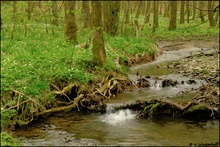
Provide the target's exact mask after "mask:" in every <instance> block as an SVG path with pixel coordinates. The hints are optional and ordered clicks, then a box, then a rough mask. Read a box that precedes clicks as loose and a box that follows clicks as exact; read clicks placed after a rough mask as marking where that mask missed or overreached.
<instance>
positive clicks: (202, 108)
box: [115, 99, 219, 119]
mask: <svg viewBox="0 0 220 147" xmlns="http://www.w3.org/2000/svg"><path fill="white" fill-rule="evenodd" d="M115 109H116V110H119V109H132V110H139V111H140V113H139V115H138V116H137V117H147V118H148V117H151V116H160V115H169V116H172V117H185V118H192V119H196V118H213V119H214V118H219V109H218V108H217V107H215V108H213V107H209V106H207V105H205V104H201V103H198V102H189V103H188V104H187V105H186V106H183V105H181V104H177V103H175V102H172V101H169V100H156V99H152V100H148V101H137V102H136V103H135V104H130V105H126V106H120V107H117V108H115Z"/></svg>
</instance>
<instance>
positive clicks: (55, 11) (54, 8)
mask: <svg viewBox="0 0 220 147" xmlns="http://www.w3.org/2000/svg"><path fill="white" fill-rule="evenodd" d="M52 14H53V19H52V24H53V25H55V26H58V7H57V1H54V2H53V6H52Z"/></svg>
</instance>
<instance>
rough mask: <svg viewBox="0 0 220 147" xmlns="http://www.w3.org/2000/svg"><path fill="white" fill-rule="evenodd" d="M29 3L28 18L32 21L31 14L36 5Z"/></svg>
mask: <svg viewBox="0 0 220 147" xmlns="http://www.w3.org/2000/svg"><path fill="white" fill-rule="evenodd" d="M27 3H28V8H27V16H28V20H31V13H32V12H33V4H34V2H32V1H27Z"/></svg>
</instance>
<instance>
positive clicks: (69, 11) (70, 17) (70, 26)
mask: <svg viewBox="0 0 220 147" xmlns="http://www.w3.org/2000/svg"><path fill="white" fill-rule="evenodd" d="M74 10H75V1H66V2H65V12H66V15H65V17H66V21H65V23H66V30H65V34H66V37H67V40H68V41H71V42H73V43H74V44H77V43H78V42H77V36H76V32H77V25H76V17H75V14H74Z"/></svg>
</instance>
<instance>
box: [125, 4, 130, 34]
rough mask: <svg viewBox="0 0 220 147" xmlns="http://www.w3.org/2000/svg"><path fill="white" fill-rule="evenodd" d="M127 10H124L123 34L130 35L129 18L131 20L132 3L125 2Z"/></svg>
mask: <svg viewBox="0 0 220 147" xmlns="http://www.w3.org/2000/svg"><path fill="white" fill-rule="evenodd" d="M124 3H125V9H124V24H123V25H124V26H123V34H125V35H128V31H127V29H128V25H129V18H130V7H131V4H130V1H124Z"/></svg>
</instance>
